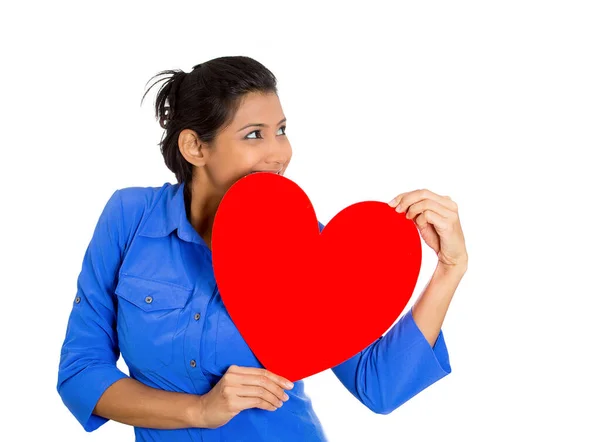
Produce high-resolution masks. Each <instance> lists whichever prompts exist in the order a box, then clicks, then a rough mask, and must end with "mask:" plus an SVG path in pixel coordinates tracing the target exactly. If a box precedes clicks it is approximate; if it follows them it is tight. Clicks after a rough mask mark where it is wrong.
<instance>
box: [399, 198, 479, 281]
mask: <svg viewBox="0 0 600 442" xmlns="http://www.w3.org/2000/svg"><path fill="white" fill-rule="evenodd" d="M388 204H389V205H390V206H391V207H395V208H396V212H399V213H401V212H406V218H408V219H414V222H415V224H416V225H417V227H418V229H419V232H420V233H421V236H422V238H423V240H424V241H425V243H426V244H427V245H428V246H429V247H431V248H432V249H433V251H434V252H435V253H436V254H437V257H438V261H439V265H442V266H444V267H446V268H462V269H464V270H466V267H467V262H468V255H467V250H466V246H465V237H464V235H463V231H462V227H461V225H460V219H459V218H458V206H457V204H456V203H455V202H454V201H452V199H451V198H450V197H449V196H440V195H437V194H435V193H433V192H431V191H429V190H427V189H419V190H414V191H412V192H405V193H401V194H400V195H398V196H397V197H396V198H394V199H393V200H392V201H390V202H389V203H388Z"/></svg>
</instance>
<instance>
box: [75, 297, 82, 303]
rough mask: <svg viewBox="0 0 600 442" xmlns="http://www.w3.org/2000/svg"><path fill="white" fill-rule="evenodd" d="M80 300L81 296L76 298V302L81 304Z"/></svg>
mask: <svg viewBox="0 0 600 442" xmlns="http://www.w3.org/2000/svg"><path fill="white" fill-rule="evenodd" d="M79 301H81V298H80V297H79V296H78V297H77V298H75V304H79Z"/></svg>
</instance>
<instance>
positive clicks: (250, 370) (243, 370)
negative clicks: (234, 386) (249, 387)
mask: <svg viewBox="0 0 600 442" xmlns="http://www.w3.org/2000/svg"><path fill="white" fill-rule="evenodd" d="M229 369H230V370H233V371H234V372H235V373H240V374H251V375H259V376H260V375H262V376H266V377H267V378H269V379H271V380H272V381H273V382H275V383H277V384H279V385H280V386H281V388H285V389H286V390H291V389H292V388H294V384H293V383H292V382H290V381H289V380H287V379H286V378H284V377H282V376H278V375H276V374H275V373H272V372H270V371H269V370H267V369H265V368H255V367H239V366H237V365H232V366H231V367H229ZM228 371H229V370H228Z"/></svg>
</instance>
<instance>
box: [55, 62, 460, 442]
mask: <svg viewBox="0 0 600 442" xmlns="http://www.w3.org/2000/svg"><path fill="white" fill-rule="evenodd" d="M161 74H172V76H171V77H170V78H169V79H168V81H167V82H166V83H165V84H164V85H163V87H162V88H161V89H160V90H159V93H158V96H157V99H156V102H155V111H156V117H157V118H159V119H160V124H161V126H162V127H163V128H164V129H166V131H165V135H164V138H163V139H162V140H161V143H160V146H161V151H162V154H163V156H164V160H165V163H166V165H167V167H168V168H169V169H170V170H171V171H172V172H173V173H174V174H175V176H176V178H177V182H178V184H175V185H173V184H170V183H165V184H164V185H162V186H161V187H129V188H124V189H120V190H117V191H116V192H115V193H114V194H113V195H112V196H111V198H110V199H109V201H108V203H107V204H106V207H105V208H104V210H103V211H102V214H101V215H100V218H99V221H98V224H97V226H96V228H95V231H94V234H93V237H92V239H91V242H90V244H89V246H88V248H87V250H86V253H85V256H84V260H83V266H82V270H81V273H80V275H79V277H78V286H77V287H78V290H77V295H76V297H75V300H74V304H73V308H72V312H71V315H70V318H69V322H68V325H67V332H66V338H65V341H64V344H63V347H62V352H61V359H60V366H59V372H58V385H57V389H58V392H59V394H60V396H61V397H62V400H63V401H64V403H65V405H66V406H67V407H68V409H69V410H70V411H71V412H72V413H73V415H74V416H75V417H76V418H77V419H78V421H79V422H80V423H81V425H82V426H83V427H84V428H85V430H86V431H93V430H95V429H97V428H98V427H100V426H101V425H102V424H104V423H105V422H106V421H107V420H109V419H112V420H115V421H119V422H122V423H124V424H128V425H132V426H134V427H135V435H136V440H139V441H151V440H152V441H158V440H164V441H167V440H168V441H230V440H235V441H242V440H244V441H246V440H247V441H275V440H284V441H288V442H293V441H300V440H302V441H323V440H326V437H325V434H324V432H323V429H322V427H321V424H320V422H319V420H318V418H317V416H316V415H315V413H314V411H313V408H312V405H311V400H310V398H309V397H308V396H307V395H306V393H305V392H304V383H303V381H298V382H296V383H295V385H291V384H289V383H288V381H287V379H284V378H282V377H280V376H278V375H277V374H275V373H271V372H268V371H266V370H265V369H264V368H263V367H262V366H261V364H260V362H259V361H258V360H257V359H256V358H255V356H254V354H253V353H252V352H251V351H250V349H249V347H248V346H247V345H246V343H245V342H244V340H243V339H242V337H241V335H240V334H239V332H238V330H237V329H236V327H235V325H234V324H233V322H232V320H231V318H230V316H229V315H228V313H227V310H226V309H225V308H224V305H223V302H222V300H221V297H220V295H219V291H218V287H217V286H216V283H215V279H214V274H213V269H212V261H211V231H212V226H213V220H214V216H215V212H216V210H217V207H218V205H219V202H220V201H221V198H222V197H223V195H224V194H225V192H226V191H227V189H228V188H229V187H230V186H231V185H232V184H233V183H234V182H235V181H237V180H238V179H240V178H241V177H243V176H245V175H247V174H248V173H252V172H255V171H267V172H273V173H280V174H283V173H284V172H285V170H286V168H287V166H288V164H289V162H290V159H291V157H292V150H291V146H290V143H289V141H288V139H287V137H286V134H285V117H284V114H283V111H282V108H281V104H280V102H279V98H278V95H277V88H276V79H275V77H274V76H273V74H272V73H271V72H270V71H269V70H268V69H266V68H265V67H264V66H263V65H262V64H260V63H258V62H257V61H255V60H253V59H251V58H248V57H221V58H217V59H213V60H210V61H208V62H206V63H203V64H199V65H197V66H195V67H194V69H193V71H192V72H190V73H185V72H182V71H163V72H161V73H160V74H158V75H161ZM154 84H156V83H154ZM152 86H154V85H152ZM152 86H151V87H152ZM147 92H148V91H146V93H147ZM145 95H146V94H144V97H145ZM142 100H143V98H142ZM389 204H390V205H391V206H392V207H396V210H397V211H398V212H406V216H407V217H409V218H411V219H414V220H415V222H416V224H417V226H418V227H419V230H420V232H421V235H422V237H423V239H424V241H425V242H426V243H427V244H428V245H429V246H430V247H432V248H433V249H434V250H435V251H436V253H437V254H438V257H439V263H438V266H437V268H436V270H435V273H434V275H433V277H432V279H431V281H430V283H429V284H428V286H427V288H426V289H425V291H424V292H423V294H422V295H421V296H420V297H419V299H418V301H417V302H416V303H415V304H414V306H413V308H412V309H411V310H410V311H409V312H408V313H407V314H406V315H404V317H402V318H401V319H400V321H398V322H397V323H396V324H395V325H394V326H393V327H392V328H391V329H390V331H389V332H388V333H387V334H386V335H385V336H384V337H381V338H379V339H378V340H377V341H376V342H374V343H373V344H372V345H370V346H369V347H367V348H365V349H364V350H363V351H361V352H360V353H359V354H357V355H355V356H354V357H352V358H350V359H349V360H347V361H345V362H344V363H342V364H340V365H338V366H336V367H334V368H332V370H333V372H334V373H335V375H336V376H337V377H338V378H339V380H340V381H341V382H342V383H343V385H344V386H345V387H346V388H347V389H348V391H349V392H350V393H352V395H354V396H355V397H356V398H357V399H358V400H359V401H360V402H362V403H363V404H364V405H365V406H367V407H368V408H369V409H371V410H372V411H373V412H375V413H380V414H387V413H390V412H391V411H393V410H394V409H396V408H397V407H399V406H400V405H401V404H402V403H404V402H406V401H407V400H409V399H410V398H411V397H413V396H414V395H416V394H417V393H419V392H420V391H422V390H423V389H425V388H427V387H428V386H429V385H431V384H433V383H434V382H436V381H437V380H439V379H441V378H442V377H444V376H445V375H447V374H448V373H450V364H449V359H448V353H447V350H446V346H445V342H444V337H443V334H442V331H441V326H442V322H443V319H444V316H445V314H446V311H447V308H448V304H449V302H450V300H451V298H452V296H453V294H454V291H455V290H456V287H457V285H458V283H459V281H460V280H461V278H462V276H463V274H464V272H465V271H466V269H467V253H466V250H465V245H464V238H463V235H462V230H461V227H460V223H459V220H458V215H457V207H456V204H455V203H454V202H453V201H452V200H451V199H450V198H448V197H444V196H439V195H436V194H434V193H432V192H429V191H427V190H419V191H415V192H408V193H404V194H400V195H398V196H397V197H396V198H394V199H393V200H392V201H391V202H390V203H389ZM319 226H320V228H321V229H322V228H323V225H322V224H321V223H319ZM119 352H120V353H121V354H122V355H123V359H124V361H125V362H126V364H127V366H128V367H129V372H130V373H129V375H126V374H125V373H123V372H122V371H120V370H119V369H118V368H117V367H116V361H117V359H118V355H119Z"/></svg>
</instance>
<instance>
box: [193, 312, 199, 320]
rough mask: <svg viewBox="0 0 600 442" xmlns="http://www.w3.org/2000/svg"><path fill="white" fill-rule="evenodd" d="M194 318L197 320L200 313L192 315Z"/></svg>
mask: <svg viewBox="0 0 600 442" xmlns="http://www.w3.org/2000/svg"><path fill="white" fill-rule="evenodd" d="M194 319H195V320H196V321H197V320H198V319H200V313H196V314H195V315H194Z"/></svg>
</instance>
